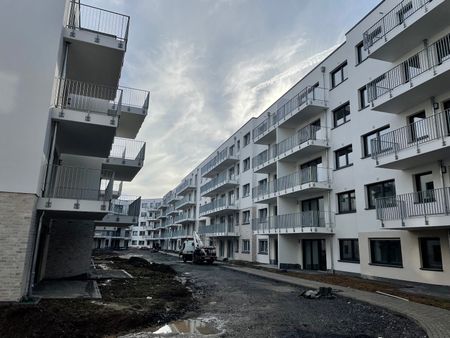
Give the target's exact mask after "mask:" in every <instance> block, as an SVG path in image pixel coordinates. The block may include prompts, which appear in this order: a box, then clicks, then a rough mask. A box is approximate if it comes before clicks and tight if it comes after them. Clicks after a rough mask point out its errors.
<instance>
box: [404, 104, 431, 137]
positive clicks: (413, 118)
mask: <svg viewBox="0 0 450 338" xmlns="http://www.w3.org/2000/svg"><path fill="white" fill-rule="evenodd" d="M426 118H427V117H426V115H425V111H421V112H418V113H416V114H414V115H410V116H408V126H409V130H408V131H409V142H418V141H422V140H424V139H427V138H428V137H429V135H428V130H429V127H428V125H427V124H426V123H427V121H426Z"/></svg>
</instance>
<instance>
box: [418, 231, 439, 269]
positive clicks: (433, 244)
mask: <svg viewBox="0 0 450 338" xmlns="http://www.w3.org/2000/svg"><path fill="white" fill-rule="evenodd" d="M419 244H420V255H421V256H422V269H429V270H439V271H442V253H441V240H440V239H439V237H436V238H419Z"/></svg>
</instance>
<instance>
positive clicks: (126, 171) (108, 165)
mask: <svg viewBox="0 0 450 338" xmlns="http://www.w3.org/2000/svg"><path fill="white" fill-rule="evenodd" d="M142 164H143V163H142V161H140V160H127V159H122V158H115V157H110V158H108V159H106V160H105V161H104V162H103V163H102V169H106V170H111V171H113V172H114V179H115V180H117V181H125V182H131V181H132V180H133V179H134V178H135V176H136V175H137V174H138V172H139V171H140V170H141V169H142Z"/></svg>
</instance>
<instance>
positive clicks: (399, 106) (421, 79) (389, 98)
mask: <svg viewBox="0 0 450 338" xmlns="http://www.w3.org/2000/svg"><path fill="white" fill-rule="evenodd" d="M449 81H450V62H449V61H446V62H443V63H442V64H441V65H439V66H437V67H436V68H435V72H433V69H430V70H428V71H425V72H424V73H422V74H420V75H418V76H416V77H415V78H413V79H412V80H411V81H410V82H407V83H405V84H402V85H400V86H398V87H397V88H394V89H392V92H391V94H389V93H386V94H384V95H382V96H380V97H379V98H377V99H376V100H375V101H373V102H372V110H376V111H381V112H386V113H393V114H400V113H402V112H404V111H405V110H406V109H408V108H411V107H414V106H417V105H418V104H420V103H422V102H423V101H425V100H427V99H430V98H431V97H434V96H439V95H441V94H444V93H445V92H447V91H448V83H449Z"/></svg>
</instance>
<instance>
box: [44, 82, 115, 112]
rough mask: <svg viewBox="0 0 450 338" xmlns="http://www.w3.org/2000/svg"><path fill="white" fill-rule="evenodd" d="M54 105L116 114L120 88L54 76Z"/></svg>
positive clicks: (62, 107)
mask: <svg viewBox="0 0 450 338" xmlns="http://www.w3.org/2000/svg"><path fill="white" fill-rule="evenodd" d="M53 97H54V102H53V104H54V106H55V107H57V108H61V109H71V110H79V111H85V112H87V113H101V114H107V115H110V116H116V115H117V114H118V111H120V109H121V104H122V90H120V89H117V88H115V87H110V86H104V85H99V84H95V83H89V82H82V81H77V80H70V79H65V78H56V79H55V86H54V93H53Z"/></svg>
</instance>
